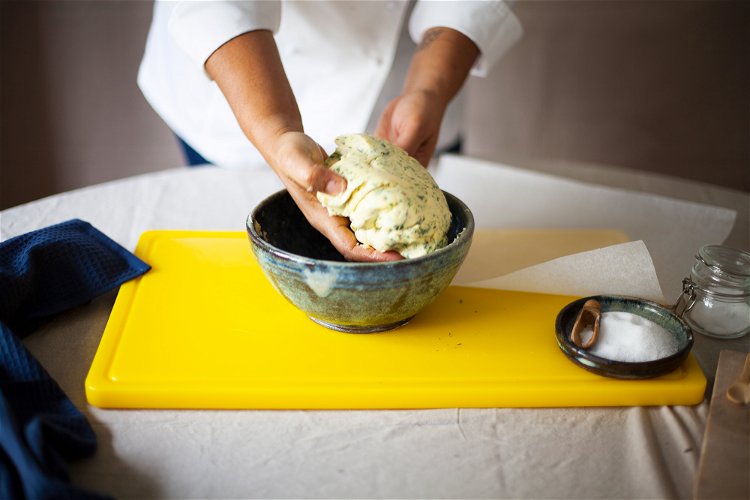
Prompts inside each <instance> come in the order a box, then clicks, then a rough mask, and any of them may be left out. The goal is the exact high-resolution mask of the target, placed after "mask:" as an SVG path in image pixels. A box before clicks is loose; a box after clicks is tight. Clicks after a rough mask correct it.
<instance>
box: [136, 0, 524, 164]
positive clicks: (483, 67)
mask: <svg viewBox="0 0 750 500" xmlns="http://www.w3.org/2000/svg"><path fill="white" fill-rule="evenodd" d="M411 7H412V6H410V2H409V1H405V0H401V1H399V0H397V1H382V0H374V1H360V0H357V1H341V0H339V1H300V0H285V1H268V0H265V1H264V0H259V1H224V0H215V1H206V0H204V1H166V0H157V1H156V2H155V4H154V12H153V19H152V23H151V28H150V31H149V34H148V39H147V42H146V49H145V53H144V56H143V59H142V61H141V66H140V69H139V72H138V85H139V87H140V88H141V91H142V92H143V94H144V96H145V98H146V100H147V101H148V102H149V103H150V104H151V106H152V107H153V108H154V110H156V112H157V113H158V114H159V115H160V116H161V117H162V119H163V120H164V121H165V122H166V123H167V125H168V126H169V127H170V128H171V129H172V130H173V131H174V132H175V133H176V134H177V135H179V136H180V137H181V138H183V139H184V140H185V141H186V142H188V143H189V144H190V145H191V146H192V147H193V148H194V149H195V150H196V151H197V152H198V153H200V154H201V155H202V156H203V157H204V158H206V159H207V160H208V161H210V162H211V163H214V164H216V165H221V166H230V167H231V166H242V165H253V164H259V163H263V160H262V158H261V156H260V154H259V153H258V151H257V150H256V149H255V148H254V147H253V146H252V144H251V143H250V142H249V141H248V140H247V138H245V136H244V134H243V133H242V130H241V129H240V127H239V125H238V123H237V121H236V119H235V118H234V115H233V114H232V111H231V109H230V108H229V105H228V103H227V102H226V100H225V98H224V96H223V94H222V93H221V91H220V90H219V88H218V86H217V85H216V83H215V82H213V81H212V80H211V78H210V77H209V76H208V74H207V73H206V71H205V68H204V64H205V62H206V60H207V59H208V57H209V56H210V55H211V54H212V53H213V52H214V51H215V50H216V49H217V48H219V47H220V46H221V45H222V44H224V43H225V42H227V41H229V40H231V39H232V38H234V37H236V36H238V35H241V34H243V33H246V32H248V31H252V30H257V29H268V30H271V31H273V32H274V35H275V40H276V44H277V46H278V48H279V53H280V55H281V59H282V63H283V65H284V69H285V71H286V74H287V77H288V79H289V82H290V85H291V87H292V90H293V92H294V95H295V97H296V99H297V103H298V105H299V108H300V112H301V114H302V120H303V126H304V128H305V132H306V133H307V134H308V135H310V136H311V137H312V138H313V139H315V140H316V141H317V142H318V143H320V144H321V145H322V146H323V148H324V149H325V150H326V151H327V152H331V151H333V148H334V143H333V140H334V139H335V137H337V136H339V135H342V134H348V133H357V132H362V131H365V130H366V127H368V123H369V127H370V128H372V127H373V126H374V125H373V124H375V123H377V120H375V119H373V120H371V119H370V118H371V117H375V116H377V117H379V115H380V112H381V111H382V107H383V106H384V105H385V104H386V103H387V102H388V100H389V99H390V98H391V97H395V96H396V95H398V90H400V86H401V84H402V83H403V78H404V76H405V71H406V68H407V67H408V59H404V58H405V57H406V58H409V57H410V54H405V55H402V54H399V55H400V56H401V57H396V49H397V46H401V47H404V46H406V45H408V44H409V43H411V44H412V45H411V46H412V47H413V42H410V41H409V40H404V39H405V38H407V37H408V35H410V37H411V39H412V40H413V41H419V40H421V38H422V34H423V33H424V32H425V31H427V30H428V29H430V28H433V27H437V26H441V27H449V28H452V29H455V30H457V31H460V32H461V33H463V34H465V35H466V36H467V37H469V38H470V39H471V40H472V41H474V43H476V45H477V46H478V47H479V49H480V51H481V56H480V57H479V59H478V60H477V62H476V64H475V66H474V68H473V69H472V73H473V74H475V75H483V74H485V73H486V72H487V71H488V69H489V68H490V67H491V66H492V65H493V64H494V63H495V62H496V61H497V60H498V59H499V58H500V57H501V55H502V54H503V53H504V52H505V51H506V50H507V49H508V48H509V47H510V46H511V45H512V44H513V43H514V42H515V41H516V40H517V39H518V38H519V37H520V36H521V32H522V30H521V26H520V24H519V22H518V20H517V19H516V17H515V16H514V15H513V14H512V13H511V11H510V9H509V7H508V5H507V4H506V3H505V2H503V1H501V0H452V1H451V0H448V1H439V0H418V1H416V2H415V3H414V4H413V9H412V8H411ZM409 11H411V14H410V16H409V20H408V23H406V22H404V21H405V18H406V16H407V14H408V13H409ZM407 33H408V35H407ZM402 34H403V35H404V36H402ZM406 52H409V51H406ZM394 61H395V63H396V64H394ZM387 83H388V85H386V84H387ZM384 89H385V90H384ZM388 94H392V95H388ZM379 97H380V99H379ZM377 104H379V106H378V107H379V109H377V110H376V109H375V107H376V105H377ZM453 121H455V120H453ZM443 128H444V129H445V130H446V133H445V134H441V135H442V136H448V135H450V133H454V132H455V131H454V130H450V131H448V129H455V125H454V126H452V127H451V126H448V127H446V124H445V123H444V125H443ZM368 131H370V132H372V131H373V130H368Z"/></svg>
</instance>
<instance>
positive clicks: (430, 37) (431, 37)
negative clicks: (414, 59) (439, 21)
mask: <svg viewBox="0 0 750 500" xmlns="http://www.w3.org/2000/svg"><path fill="white" fill-rule="evenodd" d="M443 31H444V30H443V29H442V28H432V29H429V30H427V31H426V32H425V34H424V36H423V37H422V41H421V42H419V45H417V51H420V50H424V49H426V48H427V47H429V46H430V44H432V42H434V41H435V40H437V39H438V38H440V35H442V34H443Z"/></svg>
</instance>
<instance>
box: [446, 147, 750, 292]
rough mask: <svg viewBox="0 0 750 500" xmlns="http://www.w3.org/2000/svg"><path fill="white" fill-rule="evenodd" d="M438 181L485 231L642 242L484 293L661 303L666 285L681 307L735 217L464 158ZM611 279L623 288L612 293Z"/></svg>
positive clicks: (520, 276) (519, 276)
mask: <svg viewBox="0 0 750 500" xmlns="http://www.w3.org/2000/svg"><path fill="white" fill-rule="evenodd" d="M433 175H434V176H435V179H436V181H437V182H438V184H439V185H440V187H441V188H442V189H444V190H446V191H448V192H450V193H452V194H454V195H455V196H457V197H458V198H460V199H461V200H463V201H464V202H465V203H466V204H467V205H468V206H469V208H470V209H471V210H472V212H473V214H474V217H475V221H476V224H477V227H479V228H601V229H619V230H622V231H624V232H625V233H627V234H628V236H629V237H630V239H631V240H633V241H642V242H643V243H642V245H643V246H641V245H640V244H638V245H627V246H625V247H623V248H610V249H606V250H600V251H596V252H591V253H588V254H583V255H579V256H576V257H570V258H565V259H558V260H556V261H552V262H548V263H546V264H544V266H542V267H540V268H537V269H528V270H525V271H523V272H521V271H520V270H518V272H517V273H514V274H513V275H509V276H506V277H505V278H503V280H499V281H492V280H491V281H489V282H488V283H484V284H483V285H484V286H487V285H492V286H498V287H503V288H505V287H517V288H513V289H520V288H523V289H526V290H534V291H543V292H547V293H553V292H551V290H556V292H555V293H566V294H578V293H579V292H587V293H588V292H590V291H592V290H605V289H607V290H612V289H616V290H618V291H619V292H620V293H621V294H626V291H627V292H628V294H632V295H636V296H640V297H643V298H652V299H654V300H657V298H658V295H661V292H658V288H659V285H661V290H663V292H664V294H666V300H667V301H669V302H674V300H676V298H677V296H678V295H679V291H680V290H681V283H682V278H684V277H685V276H688V274H689V272H690V268H691V267H692V263H693V258H694V255H695V253H696V251H697V250H698V248H699V247H700V246H702V245H704V244H717V243H718V244H720V243H722V242H723V241H724V240H725V239H726V237H727V235H728V234H729V233H730V231H731V229H732V225H733V224H734V220H735V215H736V213H735V212H734V211H733V210H728V209H725V208H719V207H714V206H709V205H702V204H698V203H690V202H684V201H678V200H674V199H671V198H665V197H662V196H657V195H650V194H643V193H635V192H630V191H626V190H621V189H613V188H607V187H602V186H596V185H590V184H586V183H583V182H577V181H571V180H567V179H562V178H555V177H551V176H549V175H544V174H538V173H534V172H529V171H526V170H522V169H518V168H513V167H508V166H505V165H499V164H497V163H491V162H486V161H482V160H476V159H471V158H466V157H459V156H450V155H449V156H444V157H442V158H441V160H440V161H439V163H438V164H437V166H436V168H435V169H434V171H433ZM649 254H650V255H651V256H653V266H652V267H653V268H654V269H655V275H656V276H657V277H658V283H656V284H654V283H650V282H648V280H649V276H650V275H651V270H650V269H649V266H648V261H649V260H651V259H650V258H647V256H648V255H649ZM540 264H541V263H540ZM605 271H606V274H602V273H603V272H605ZM631 271H632V272H631ZM553 276H554V282H553V281H552V277H553ZM573 278H575V282H573ZM608 279H612V280H616V281H612V285H611V286H605V285H607V283H606V281H607V280H608ZM539 281H548V284H547V285H542V284H540V283H538V282H539ZM535 282H536V283H535Z"/></svg>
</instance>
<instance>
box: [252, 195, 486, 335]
mask: <svg viewBox="0 0 750 500" xmlns="http://www.w3.org/2000/svg"><path fill="white" fill-rule="evenodd" d="M444 194H445V198H446V200H447V202H448V207H449V208H450V211H451V215H452V219H451V225H450V228H449V230H448V241H449V243H448V245H446V246H445V247H443V248H441V249H439V250H437V251H436V252H433V253H431V254H428V255H425V256H423V257H418V258H414V259H404V260H399V261H395V262H347V261H346V260H345V259H344V258H343V257H342V256H341V254H339V252H338V251H337V250H336V249H335V248H334V247H333V245H331V243H330V242H329V241H328V240H327V239H326V238H325V237H324V236H323V235H321V234H320V233H319V232H318V231H317V230H315V229H314V228H313V227H312V226H311V225H310V223H309V222H307V220H306V219H305V217H304V216H303V215H302V212H301V211H300V210H299V208H297V205H296V204H295V203H294V201H293V200H292V197H291V196H290V195H289V193H288V192H286V191H279V192H277V193H275V194H273V195H271V196H269V197H268V198H266V199H265V200H263V201H262V202H261V203H260V204H259V205H258V206H257V207H255V209H253V211H252V212H251V213H250V215H249V217H248V218H247V224H246V225H247V233H248V236H249V238H250V243H251V247H252V251H253V253H254V254H255V257H256V259H257V261H258V263H259V264H260V267H261V268H262V269H263V272H264V273H265V275H266V277H268V279H269V280H270V281H271V283H273V285H274V287H275V288H276V289H277V290H278V291H279V292H280V293H281V295H283V296H284V297H286V299H287V300H289V302H291V303H292V304H294V305H295V306H297V307H298V308H299V309H301V310H302V311H304V312H305V314H307V316H308V317H309V318H310V319H312V320H313V321H315V322H317V323H319V324H321V325H323V326H325V327H328V328H331V329H333V330H338V331H343V332H351V333H371V332H381V331H385V330H390V329H392V328H396V327H398V326H400V325H403V324H405V323H406V322H408V321H409V320H410V319H411V318H412V317H414V315H415V314H417V313H418V312H419V311H420V310H422V309H423V308H424V307H425V306H426V305H428V304H429V303H431V302H432V301H433V300H435V298H436V297H437V296H438V295H439V294H440V292H441V291H443V289H445V288H446V287H447V286H448V284H449V283H450V282H451V280H452V279H453V277H454V276H455V274H456V272H457V271H458V268H459V267H460V266H461V264H462V263H463V261H464V259H465V258H466V254H467V253H468V251H469V246H470V245H471V239H472V236H473V234H474V217H473V216H472V214H471V211H470V210H469V209H468V207H467V206H466V205H465V204H464V203H463V202H461V201H460V200H459V199H458V198H456V197H455V196H453V195H451V194H448V193H444Z"/></svg>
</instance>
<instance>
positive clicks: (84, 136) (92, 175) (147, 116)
mask: <svg viewBox="0 0 750 500" xmlns="http://www.w3.org/2000/svg"><path fill="white" fill-rule="evenodd" d="M0 8H1V9H2V13H1V15H0V23H2V24H1V25H0V44H1V49H2V53H1V54H0V55H1V57H0V61H1V64H2V87H1V88H0V92H1V94H0V96H1V105H2V115H0V116H1V119H2V124H1V129H0V134H1V135H0V168H2V171H1V172H0V174H1V175H0V208H7V207H9V206H13V205H16V204H19V203H22V202H25V201H29V200H32V199H35V198H39V197H42V196H46V195H49V194H53V193H56V192H60V191H65V190H69V189H73V188H76V187H80V186H85V185H90V184H94V183H99V182H103V181H107V180H111V179H116V178H120V177H126V176H129V175H134V174H138V173H142V172H147V171H151V170H156V169H161V168H166V167H171V166H175V165H179V164H181V162H182V158H181V156H180V153H179V150H178V149H177V146H176V144H175V141H174V138H173V136H172V134H171V132H170V131H169V130H168V129H167V127H166V126H165V125H164V124H163V123H162V122H161V120H160V119H159V118H158V117H157V116H156V115H155V114H154V112H153V111H152V110H151V108H150V107H149V106H148V104H147V103H146V102H145V101H144V99H143V96H142V95H141V93H140V91H139V89H138V87H137V85H136V82H135V76H136V72H137V69H138V64H139V61H140V58H141V55H142V53H143V47H144V42H145V39H146V33H147V30H148V25H149V22H150V19H151V3H150V2H146V1H111V0H98V1H85V0H84V1H68V0H59V1H44V2H41V1H25V0H24V1H6V0H2V2H0Z"/></svg>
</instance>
